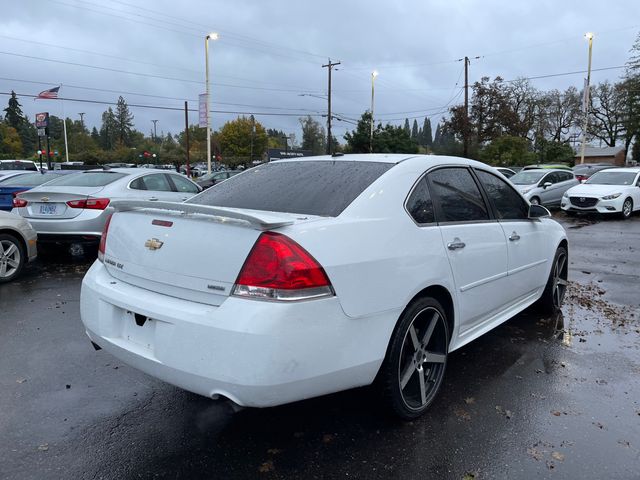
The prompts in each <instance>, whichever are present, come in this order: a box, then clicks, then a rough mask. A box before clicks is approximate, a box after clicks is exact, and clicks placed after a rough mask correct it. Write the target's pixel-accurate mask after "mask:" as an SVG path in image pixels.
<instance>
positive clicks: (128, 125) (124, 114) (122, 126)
mask: <svg viewBox="0 0 640 480" xmlns="http://www.w3.org/2000/svg"><path fill="white" fill-rule="evenodd" d="M115 120H116V134H115V138H116V140H117V142H118V145H119V146H125V147H131V146H132V138H131V133H132V128H133V114H132V113H131V112H130V111H129V107H128V106H127V102H125V100H124V98H123V97H122V96H120V97H119V98H118V103H117V105H116V111H115Z"/></svg>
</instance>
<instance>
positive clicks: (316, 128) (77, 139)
mask: <svg viewBox="0 0 640 480" xmlns="http://www.w3.org/2000/svg"><path fill="white" fill-rule="evenodd" d="M470 88H471V92H470V100H469V117H468V119H467V117H466V116H465V109H464V105H455V106H453V107H451V108H450V109H449V111H448V115H447V116H446V117H444V118H442V119H441V120H440V121H439V122H437V123H436V126H435V128H432V124H431V119H430V118H428V117H427V118H424V119H420V120H421V121H420V122H418V119H416V118H414V119H412V120H413V121H412V122H410V120H409V119H405V121H404V125H392V124H389V123H387V124H386V125H383V124H382V123H377V124H376V125H374V132H373V141H372V146H373V151H374V152H376V153H435V154H447V155H462V152H463V139H464V137H465V136H466V137H467V139H468V144H469V155H468V156H469V157H471V158H474V159H478V160H482V161H484V162H487V163H490V164H494V165H525V164H528V163H533V162H539V163H544V162H558V161H562V162H572V161H573V157H574V155H575V154H574V149H573V146H575V145H578V144H579V141H580V135H581V132H582V122H583V118H584V114H583V107H582V98H583V92H581V91H579V90H578V89H577V88H575V87H569V88H567V89H566V90H562V91H561V90H556V89H553V90H546V91H545V90H539V89H537V88H535V87H534V86H533V85H532V84H531V82H530V81H529V80H527V79H518V80H515V81H505V80H503V79H502V78H501V77H495V78H493V79H491V78H489V77H483V78H481V79H480V81H477V82H475V83H474V84H473V85H471V86H470ZM588 109H589V123H588V128H587V141H588V142H590V143H591V144H594V145H600V146H610V147H615V146H623V147H624V148H625V151H628V150H629V148H630V147H631V146H633V149H632V150H633V151H632V158H633V159H634V160H637V161H640V34H639V35H638V37H637V39H636V42H635V44H634V45H633V47H632V48H631V55H630V58H629V61H628V62H627V66H626V71H625V74H624V76H623V77H622V78H621V79H620V80H619V81H617V82H614V83H611V82H609V81H604V82H601V83H598V84H596V85H593V86H592V87H591V89H590V101H589V106H588ZM3 112H4V115H2V116H0V158H32V159H35V158H36V157H37V155H36V151H37V149H38V147H37V133H36V129H35V127H34V125H33V123H32V122H31V120H30V119H29V118H28V117H27V116H26V115H25V114H24V113H23V112H22V109H21V105H20V102H19V99H18V97H17V96H16V94H15V93H13V92H12V95H11V97H10V98H9V101H8V105H7V107H6V108H5V109H4V110H3ZM371 121H372V119H371V112H369V111H365V112H364V113H363V114H362V116H361V118H360V119H359V120H358V122H357V125H356V126H355V129H354V130H352V131H350V132H347V133H346V134H345V135H344V137H343V138H344V143H340V142H339V141H338V140H337V139H336V138H335V137H334V138H332V139H331V141H332V143H333V145H332V151H342V152H347V153H351V152H352V153H366V152H369V150H370V129H371ZM299 122H300V127H301V131H302V139H301V141H300V142H298V141H297V139H296V136H295V134H286V133H285V132H283V131H282V130H277V129H272V128H267V127H265V126H264V125H262V124H261V123H260V122H258V121H255V119H254V118H253V117H247V116H240V117H238V118H237V119H235V120H232V121H229V122H227V123H225V124H224V125H223V126H222V127H221V128H220V130H218V131H215V132H212V135H211V138H210V142H211V147H212V152H213V154H214V155H215V156H216V158H218V159H221V160H222V162H224V163H225V164H227V165H229V166H236V165H240V164H244V165H246V166H249V165H250V163H251V161H252V160H260V159H262V158H263V156H264V154H265V152H266V149H267V148H280V149H285V148H302V149H304V150H310V151H311V152H313V153H314V154H323V153H325V152H326V147H327V136H326V133H325V129H324V126H323V125H322V124H321V123H320V122H319V121H318V120H316V119H314V118H313V117H310V116H307V117H302V118H300V119H299ZM67 137H68V143H69V149H70V152H69V160H70V161H84V162H85V163H110V162H127V163H151V161H150V160H151V157H147V156H145V155H144V152H148V153H155V154H156V157H155V159H154V160H155V161H156V162H157V163H173V164H175V165H180V164H182V163H184V162H185V160H186V135H185V131H182V132H180V133H178V134H172V133H166V134H164V133H163V134H160V135H159V136H154V135H153V132H151V134H149V135H145V134H144V133H142V132H141V131H139V130H136V129H135V128H134V115H133V114H132V113H131V111H130V109H129V107H128V105H127V102H126V101H125V99H124V98H123V97H122V96H121V97H119V98H118V101H117V103H116V105H115V107H114V108H112V107H109V108H107V110H106V111H105V112H104V113H103V114H102V118H101V125H100V128H97V127H93V128H91V129H89V128H88V127H87V126H86V125H85V124H84V123H83V122H82V121H80V120H71V119H69V118H67ZM50 138H51V150H52V151H54V150H55V151H58V153H59V155H58V156H57V157H55V160H56V161H62V160H63V159H64V136H63V124H62V119H61V118H59V117H57V116H55V115H51V116H50ZM189 140H190V141H189V144H190V148H189V154H190V159H191V162H194V163H195V162H199V161H206V152H207V144H206V141H207V139H206V129H204V128H199V127H198V126H197V125H191V126H189ZM43 148H45V146H44V145H43Z"/></svg>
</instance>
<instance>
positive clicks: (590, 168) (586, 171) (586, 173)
mask: <svg viewBox="0 0 640 480" xmlns="http://www.w3.org/2000/svg"><path fill="white" fill-rule="evenodd" d="M613 167H615V165H613V164H611V163H582V164H580V165H576V166H575V167H573V174H574V175H575V176H576V178H577V179H578V180H579V181H580V182H581V183H582V182H584V181H586V180H587V179H588V178H589V177H590V176H591V175H593V174H594V173H596V172H599V171H600V170H605V169H607V168H613Z"/></svg>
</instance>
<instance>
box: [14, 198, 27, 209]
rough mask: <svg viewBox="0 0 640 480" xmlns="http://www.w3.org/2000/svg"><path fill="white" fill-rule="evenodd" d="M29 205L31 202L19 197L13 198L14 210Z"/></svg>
mask: <svg viewBox="0 0 640 480" xmlns="http://www.w3.org/2000/svg"><path fill="white" fill-rule="evenodd" d="M28 204H29V202H27V201H26V200H24V199H23V198H17V197H14V198H13V208H22V207H26V206H27V205H28Z"/></svg>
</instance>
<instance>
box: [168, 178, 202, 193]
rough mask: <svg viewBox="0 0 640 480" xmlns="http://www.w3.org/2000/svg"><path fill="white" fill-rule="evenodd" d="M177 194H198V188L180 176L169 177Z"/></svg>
mask: <svg viewBox="0 0 640 480" xmlns="http://www.w3.org/2000/svg"><path fill="white" fill-rule="evenodd" d="M169 178H171V181H172V182H173V184H174V185H175V187H176V190H177V191H178V192H184V193H198V191H199V190H198V187H196V186H195V185H194V184H193V183H191V182H190V181H189V180H187V179H186V178H184V177H181V176H180V175H169Z"/></svg>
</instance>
